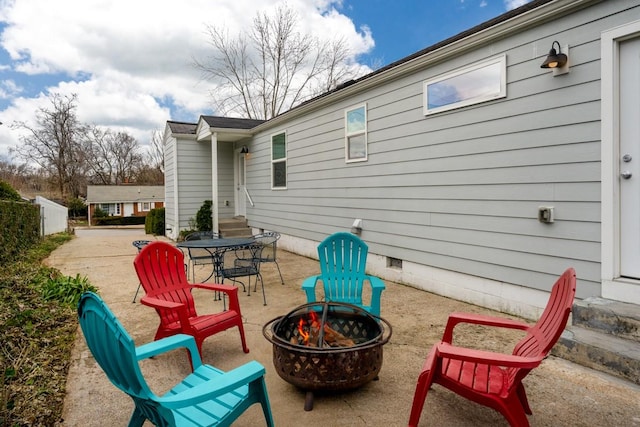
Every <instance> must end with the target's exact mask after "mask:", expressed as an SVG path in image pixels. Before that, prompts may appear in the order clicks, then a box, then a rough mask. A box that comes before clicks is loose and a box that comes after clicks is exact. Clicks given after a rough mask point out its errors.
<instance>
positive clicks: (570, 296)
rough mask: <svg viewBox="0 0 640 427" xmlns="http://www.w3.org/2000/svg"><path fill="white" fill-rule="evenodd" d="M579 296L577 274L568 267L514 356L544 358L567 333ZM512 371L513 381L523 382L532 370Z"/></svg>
mask: <svg viewBox="0 0 640 427" xmlns="http://www.w3.org/2000/svg"><path fill="white" fill-rule="evenodd" d="M575 294H576V272H575V270H574V269H573V268H568V269H567V270H566V271H565V272H564V273H563V274H562V276H560V277H559V278H558V280H557V281H556V283H555V284H554V285H553V288H552V289H551V294H550V295H549V301H548V302H547V305H546V307H545V309H544V311H543V312H542V315H541V316H540V318H539V319H538V321H537V322H536V324H535V325H533V326H532V327H531V328H529V330H528V331H527V334H526V335H525V337H524V338H523V339H521V340H520V341H519V342H518V343H517V344H516V346H515V348H514V349H513V354H514V355H517V356H524V357H540V358H544V357H545V356H546V355H547V354H548V353H549V351H551V348H552V347H553V346H554V345H555V343H556V342H557V341H558V339H559V338H560V335H561V334H562V331H564V328H565V326H566V325H567V321H568V320H569V315H570V314H571V307H572V306H573V300H574V297H575ZM520 371H523V370H519V369H512V370H511V372H510V378H511V379H512V381H516V380H517V379H522V378H523V377H524V376H526V374H527V373H528V372H529V370H524V372H520Z"/></svg>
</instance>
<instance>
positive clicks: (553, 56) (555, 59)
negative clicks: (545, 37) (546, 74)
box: [540, 41, 569, 68]
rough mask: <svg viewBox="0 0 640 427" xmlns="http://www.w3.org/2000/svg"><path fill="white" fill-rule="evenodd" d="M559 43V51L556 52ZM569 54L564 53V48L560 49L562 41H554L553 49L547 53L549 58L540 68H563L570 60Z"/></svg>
mask: <svg viewBox="0 0 640 427" xmlns="http://www.w3.org/2000/svg"><path fill="white" fill-rule="evenodd" d="M555 45H558V51H557V52H556V50H555V48H554V46H555ZM568 59H569V58H567V55H565V54H564V53H562V49H560V43H558V42H557V41H554V42H553V43H551V50H550V51H549V55H547V59H545V60H544V62H543V63H542V65H541V66H540V68H562V67H563V66H564V65H565V64H566V63H567V61H568Z"/></svg>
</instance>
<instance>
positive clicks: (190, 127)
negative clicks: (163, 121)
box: [167, 120, 197, 135]
mask: <svg viewBox="0 0 640 427" xmlns="http://www.w3.org/2000/svg"><path fill="white" fill-rule="evenodd" d="M167 125H168V126H169V129H171V133H179V134H186V135H195V134H196V127H197V124H196V123H186V122H174V121H172V120H167Z"/></svg>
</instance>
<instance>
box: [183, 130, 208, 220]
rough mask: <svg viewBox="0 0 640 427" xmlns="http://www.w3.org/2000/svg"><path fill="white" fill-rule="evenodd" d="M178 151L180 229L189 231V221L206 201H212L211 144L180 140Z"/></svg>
mask: <svg viewBox="0 0 640 427" xmlns="http://www.w3.org/2000/svg"><path fill="white" fill-rule="evenodd" d="M178 144H179V146H180V147H179V149H178V150H177V153H178V154H177V162H178V163H177V171H178V179H177V184H178V188H179V189H180V192H179V194H178V198H177V201H176V203H177V206H179V228H180V229H188V228H189V220H191V219H193V220H195V218H196V214H197V212H198V210H199V209H200V207H202V204H203V203H204V201H205V200H211V194H212V190H211V142H207V141H205V142H196V141H195V140H187V139H179V140H178Z"/></svg>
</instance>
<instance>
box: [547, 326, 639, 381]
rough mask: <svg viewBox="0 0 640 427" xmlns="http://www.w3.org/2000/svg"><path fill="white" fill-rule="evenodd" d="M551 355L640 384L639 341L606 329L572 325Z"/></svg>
mask: <svg viewBox="0 0 640 427" xmlns="http://www.w3.org/2000/svg"><path fill="white" fill-rule="evenodd" d="M551 354H553V355H555V356H558V357H562V358H563V359H567V360H570V361H571V362H574V363H577V364H579V365H582V366H587V367H589V368H592V369H595V370H597V371H601V372H606V373H608V374H610V375H613V376H616V377H618V378H622V379H625V380H627V381H631V382H633V383H635V384H638V385H640V343H638V342H637V341H633V340H628V339H624V338H620V337H617V336H615V335H611V334H607V333H605V332H601V331H597V330H592V329H588V328H584V327H581V326H571V327H569V328H567V329H566V330H565V331H564V332H563V334H562V336H561V337H560V339H559V340H558V343H557V344H556V345H555V346H554V347H553V349H552V350H551Z"/></svg>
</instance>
